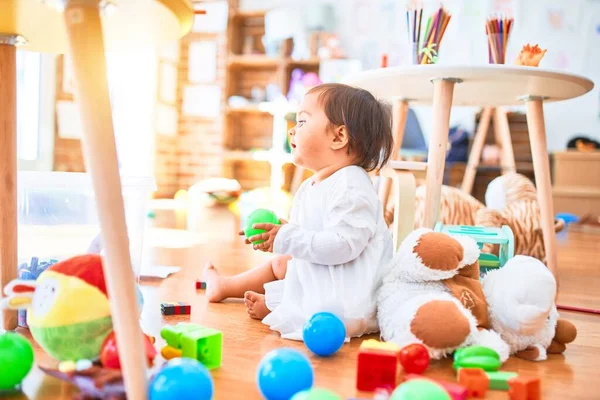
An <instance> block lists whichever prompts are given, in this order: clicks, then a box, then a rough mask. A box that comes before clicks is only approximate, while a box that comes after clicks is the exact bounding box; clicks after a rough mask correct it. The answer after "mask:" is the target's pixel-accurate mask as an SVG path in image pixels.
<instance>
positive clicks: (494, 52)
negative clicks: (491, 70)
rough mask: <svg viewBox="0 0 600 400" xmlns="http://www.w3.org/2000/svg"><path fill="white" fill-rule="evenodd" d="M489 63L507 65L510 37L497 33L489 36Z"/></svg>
mask: <svg viewBox="0 0 600 400" xmlns="http://www.w3.org/2000/svg"><path fill="white" fill-rule="evenodd" d="M487 47H488V63H490V64H506V49H507V47H508V37H505V36H504V35H502V34H497V33H488V34H487Z"/></svg>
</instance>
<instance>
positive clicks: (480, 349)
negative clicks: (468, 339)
mask: <svg viewBox="0 0 600 400" xmlns="http://www.w3.org/2000/svg"><path fill="white" fill-rule="evenodd" d="M501 365H502V361H500V356H499V355H498V353H497V352H496V351H495V350H492V349H490V348H488V347H484V346H469V347H465V348H462V349H458V350H456V352H455V353H454V363H453V364H452V366H453V367H454V369H459V368H481V369H483V370H484V371H498V369H499V368H500V366H501Z"/></svg>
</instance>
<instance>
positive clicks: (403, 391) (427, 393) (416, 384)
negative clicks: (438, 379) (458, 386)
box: [390, 379, 451, 400]
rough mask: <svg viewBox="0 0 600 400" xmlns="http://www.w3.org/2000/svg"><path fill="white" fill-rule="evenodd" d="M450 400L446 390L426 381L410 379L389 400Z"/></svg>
mask: <svg viewBox="0 0 600 400" xmlns="http://www.w3.org/2000/svg"><path fill="white" fill-rule="evenodd" d="M416 399H422V400H451V397H450V395H449V394H448V392H446V389H444V388H443V387H441V386H440V385H438V384H436V383H435V382H431V381H429V380H427V379H411V380H409V381H407V382H404V383H403V384H401V385H400V386H398V388H396V390H394V393H392V397H391V398H390V400H416Z"/></svg>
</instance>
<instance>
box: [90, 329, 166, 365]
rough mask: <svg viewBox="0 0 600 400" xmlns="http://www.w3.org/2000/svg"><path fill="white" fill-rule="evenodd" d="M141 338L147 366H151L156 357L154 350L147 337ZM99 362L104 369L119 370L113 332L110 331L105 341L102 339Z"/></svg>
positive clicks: (119, 363) (115, 340) (119, 362)
mask: <svg viewBox="0 0 600 400" xmlns="http://www.w3.org/2000/svg"><path fill="white" fill-rule="evenodd" d="M143 337H144V339H143V340H144V349H145V351H146V358H147V360H148V366H152V363H153V361H154V358H155V357H156V349H155V348H154V346H153V345H152V342H151V341H150V338H148V336H147V335H143ZM100 362H101V363H102V366H103V367H105V368H112V369H121V361H120V360H119V352H118V350H117V339H116V337H115V331H112V332H111V333H110V334H109V335H108V336H107V337H106V339H104V343H102V347H101V348H100Z"/></svg>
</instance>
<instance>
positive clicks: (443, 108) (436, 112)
mask: <svg viewBox="0 0 600 400" xmlns="http://www.w3.org/2000/svg"><path fill="white" fill-rule="evenodd" d="M459 82H460V80H457V79H437V80H435V81H434V82H433V85H434V86H433V129H432V131H431V138H430V139H429V155H428V157H427V175H426V178H425V190H426V193H425V209H424V218H423V226H424V227H425V228H430V229H433V228H434V226H435V223H436V221H437V217H438V212H439V207H440V198H441V194H442V183H443V181H444V168H445V164H446V152H447V149H448V130H449V127H450V109H451V108H452V96H453V95H454V84H455V83H459Z"/></svg>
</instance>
